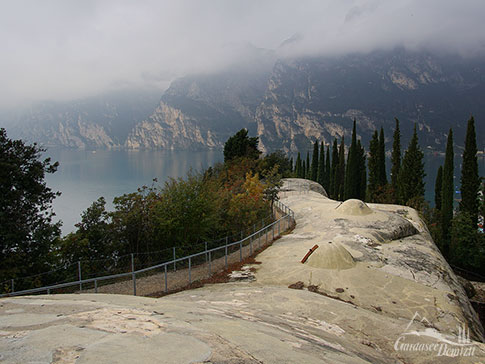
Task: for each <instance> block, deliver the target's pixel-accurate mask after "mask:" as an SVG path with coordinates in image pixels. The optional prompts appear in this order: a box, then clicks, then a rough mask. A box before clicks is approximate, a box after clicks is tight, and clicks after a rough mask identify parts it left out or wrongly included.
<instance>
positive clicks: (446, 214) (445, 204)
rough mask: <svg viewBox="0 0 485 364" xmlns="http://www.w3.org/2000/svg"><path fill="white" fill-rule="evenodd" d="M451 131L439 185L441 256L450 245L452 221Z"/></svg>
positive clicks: (452, 169)
mask: <svg viewBox="0 0 485 364" xmlns="http://www.w3.org/2000/svg"><path fill="white" fill-rule="evenodd" d="M453 159H454V153H453V130H452V129H451V128H450V131H449V133H448V141H447V143H446V154H445V164H444V166H443V180H442V184H441V232H442V242H441V245H442V247H443V254H444V255H445V256H448V250H449V243H450V236H449V231H450V226H451V220H452V219H453V191H454V188H453V172H454V163H453Z"/></svg>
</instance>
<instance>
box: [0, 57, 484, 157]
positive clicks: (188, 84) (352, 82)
mask: <svg viewBox="0 0 485 364" xmlns="http://www.w3.org/2000/svg"><path fill="white" fill-rule="evenodd" d="M484 98H485V58H483V57H470V58H464V57H460V56H454V55H444V54H441V55H437V54H432V53H429V52H423V51H419V52H418V51H408V50H405V49H403V48H397V49H393V50H389V51H374V52H372V53H368V54H348V55H345V56H339V57H323V56H311V57H309V56H307V57H298V58H296V57H292V58H290V57H278V56H277V55H276V53H275V52H271V51H266V50H263V49H256V48H255V49H253V55H252V57H251V59H250V61H246V62H242V63H241V64H233V65H232V66H228V67H226V68H225V69H223V70H219V71H218V72H212V73H207V74H199V75H188V76H185V77H182V78H178V79H176V80H174V81H173V82H172V83H171V85H170V87H169V88H168V89H167V90H166V91H165V92H163V93H162V92H161V91H159V90H149V91H146V90H145V91H140V90H131V91H123V92H120V91H119V92H113V93H106V94H103V95H100V96H96V97H91V98H88V99H84V100H76V101H70V102H49V103H40V104H37V105H34V106H32V107H30V108H29V109H27V110H23V111H18V112H16V113H10V114H4V115H0V121H2V124H5V125H7V129H8V130H9V132H11V133H12V135H14V136H15V137H21V138H24V139H28V140H32V141H37V142H39V143H41V144H44V145H46V146H63V147H71V148H88V149H96V148H128V149H175V150H177V149H190V150H203V149H211V148H222V146H223V145H224V142H225V141H226V140H227V138H228V137H229V136H230V135H232V134H234V133H235V132H236V131H238V130H239V129H241V128H247V129H248V130H249V132H250V134H251V135H258V136H259V137H260V148H261V149H262V150H263V151H266V152H268V151H272V150H275V149H283V150H284V151H286V152H294V151H297V150H308V149H310V147H311V143H313V141H314V140H315V139H319V140H323V141H324V142H325V144H328V143H331V142H332V141H333V139H334V138H340V137H341V136H345V137H347V138H349V137H350V133H351V125H352V122H353V120H354V119H356V121H357V128H358V134H359V136H360V137H361V138H362V140H363V142H364V145H367V144H368V141H369V139H370V137H371V135H372V133H373V132H374V130H375V129H376V128H380V127H381V126H382V127H383V128H384V131H385V134H386V141H387V142H391V138H392V132H393V128H394V125H395V121H394V118H395V117H397V118H399V120H400V122H401V131H402V134H403V141H406V140H407V139H406V138H408V137H409V135H410V133H411V132H412V128H413V125H414V124H416V125H417V127H418V131H419V137H420V141H421V145H422V146H423V147H424V146H426V147H428V148H431V149H434V150H444V147H445V143H446V134H447V131H448V130H449V128H450V127H453V130H454V133H455V141H457V143H458V144H460V143H461V141H462V140H463V139H464V133H465V129H466V123H467V120H468V119H469V117H470V115H471V114H473V115H474V116H475V120H476V125H477V135H478V136H480V135H481V134H480V132H485V131H484V130H482V129H484V128H483V127H482V126H484V122H483V120H484V119H485V103H484V102H483V100H484ZM482 139H483V138H480V137H478V143H479V147H480V148H483V140H482Z"/></svg>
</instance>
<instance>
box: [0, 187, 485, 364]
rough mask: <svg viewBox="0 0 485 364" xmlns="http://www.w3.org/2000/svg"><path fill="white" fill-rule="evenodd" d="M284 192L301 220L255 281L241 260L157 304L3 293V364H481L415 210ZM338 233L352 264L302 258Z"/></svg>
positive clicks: (482, 349) (458, 297)
mask: <svg viewBox="0 0 485 364" xmlns="http://www.w3.org/2000/svg"><path fill="white" fill-rule="evenodd" d="M293 182H294V181H293ZM305 183H306V182H305ZM284 195H285V196H286V197H285V198H284V199H283V202H284V203H285V204H287V205H288V206H289V207H291V208H292V209H293V210H294V212H295V217H296V221H297V225H296V228H295V230H294V231H293V232H292V233H291V234H288V235H285V236H283V237H282V238H281V239H279V240H277V241H276V242H275V243H274V244H273V245H272V246H271V247H270V248H268V249H267V250H265V251H264V252H262V253H261V254H260V255H258V257H257V258H256V259H257V260H258V261H260V262H261V263H262V264H255V265H254V266H253V267H252V268H255V269H256V272H254V273H252V276H251V278H255V279H243V280H241V279H239V278H240V277H241V276H242V275H244V273H245V272H250V271H249V267H244V268H243V270H242V271H241V272H237V273H235V274H233V276H234V280H235V281H234V282H232V283H225V284H217V285H211V286H206V287H203V288H200V289H197V290H192V291H184V292H180V293H178V294H174V295H171V296H167V297H164V298H160V299H153V298H143V297H133V296H120V295H103V294H80V295H52V296H36V297H19V298H5V299H1V300H0V363H2V364H3V363H34V362H35V363H135V362H139V363H202V362H204V363H278V364H280V363H332V364H333V363H373V364H375V363H401V364H409V363H423V364H424V363H453V364H456V363H483V362H484V360H485V356H484V355H485V345H484V344H482V343H479V342H478V341H477V340H483V328H482V327H481V325H480V323H479V322H478V320H477V316H476V314H475V312H474V311H473V310H472V308H471V306H470V303H469V302H468V299H467V298H466V295H465V294H464V292H463V288H462V287H461V286H460V285H459V283H458V281H457V279H456V277H455V276H454V274H453V272H452V271H451V270H450V268H449V267H448V265H447V264H446V262H445V261H444V259H443V258H442V256H441V254H440V253H439V251H438V250H437V248H436V247H435V245H434V244H433V242H432V241H431V239H430V237H429V234H428V233H427V231H426V229H425V227H424V226H423V224H422V222H421V220H420V219H419V217H418V216H417V214H416V213H415V211H414V210H412V209H410V208H406V207H402V206H392V205H385V206H384V205H372V204H371V205H369V206H368V207H369V209H371V210H372V213H368V214H364V215H345V214H342V213H341V212H339V211H338V209H336V208H337V207H338V206H339V204H340V203H339V202H336V201H332V200H330V199H328V198H326V197H324V196H323V195H322V194H321V193H317V192H309V193H301V191H292V189H291V187H289V186H286V192H285V193H284ZM329 241H332V244H336V245H337V244H338V246H339V247H340V248H337V250H338V251H341V249H344V250H345V251H346V252H348V254H349V255H350V256H351V258H352V260H353V263H354V264H353V265H351V266H349V267H346V269H341V267H335V266H332V265H329V266H324V267H322V266H311V265H310V264H309V263H305V264H302V263H301V262H300V261H301V259H302V257H303V256H304V255H305V254H306V253H307V251H308V249H309V248H311V247H312V246H313V245H315V244H319V245H320V244H325V243H327V244H328V242H329ZM321 251H322V252H324V251H325V249H322V250H321ZM316 252H318V249H317V250H316V251H315V253H316ZM315 253H314V254H315ZM316 257H318V256H317V255H316ZM253 270H254V269H253ZM296 283H298V284H296ZM289 285H293V286H294V287H300V288H303V289H290V288H288V286H289ZM463 325H468V328H469V329H470V339H471V340H470V341H468V336H467V335H466V333H467V331H466V330H465V331H464V332H463V331H461V328H462V327H463ZM464 333H465V335H464ZM459 339H460V340H461V341H460V340H459ZM474 340H475V341H474ZM403 344H406V345H408V346H403ZM411 344H414V345H415V346H409V345H411ZM416 345H418V346H416ZM444 345H445V346H444ZM413 348H414V349H413ZM443 348H445V349H447V351H443ZM456 348H459V349H460V350H461V351H460V352H456V351H451V349H453V350H454V349H456ZM440 350H441V351H440ZM445 354H446V355H445ZM452 354H457V355H458V356H455V357H453V356H452Z"/></svg>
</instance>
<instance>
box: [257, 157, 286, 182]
mask: <svg viewBox="0 0 485 364" xmlns="http://www.w3.org/2000/svg"><path fill="white" fill-rule="evenodd" d="M274 166H277V174H279V175H280V176H282V177H285V178H286V177H290V175H291V169H292V167H291V166H292V163H291V161H290V159H289V158H288V157H287V156H286V155H285V153H284V152H283V151H282V150H277V151H275V152H273V153H270V154H268V155H266V156H264V158H261V159H260V160H259V166H258V170H259V171H260V172H261V173H263V172H264V171H269V170H271V169H273V168H274Z"/></svg>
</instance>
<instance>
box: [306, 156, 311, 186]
mask: <svg viewBox="0 0 485 364" xmlns="http://www.w3.org/2000/svg"><path fill="white" fill-rule="evenodd" d="M310 177H311V170H310V152H308V151H307V152H306V167H305V178H306V179H310Z"/></svg>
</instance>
